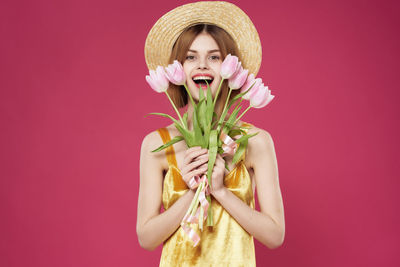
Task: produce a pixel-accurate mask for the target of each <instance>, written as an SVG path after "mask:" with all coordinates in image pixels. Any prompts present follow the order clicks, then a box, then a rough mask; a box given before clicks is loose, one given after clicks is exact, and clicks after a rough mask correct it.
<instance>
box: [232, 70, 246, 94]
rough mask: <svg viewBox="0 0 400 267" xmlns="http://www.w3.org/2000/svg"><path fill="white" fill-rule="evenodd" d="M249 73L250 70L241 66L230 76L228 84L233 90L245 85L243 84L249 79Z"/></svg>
mask: <svg viewBox="0 0 400 267" xmlns="http://www.w3.org/2000/svg"><path fill="white" fill-rule="evenodd" d="M248 73H249V70H243V67H242V66H240V68H239V70H237V71H236V72H235V74H234V75H233V76H232V77H231V78H229V81H228V84H229V88H231V89H232V90H235V89H239V88H240V87H242V86H243V84H244V83H245V82H246V79H247V74H248Z"/></svg>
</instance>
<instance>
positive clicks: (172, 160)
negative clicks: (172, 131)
mask: <svg viewBox="0 0 400 267" xmlns="http://www.w3.org/2000/svg"><path fill="white" fill-rule="evenodd" d="M157 131H158V133H159V134H160V136H161V139H162V140H163V142H164V144H166V143H167V142H169V141H170V140H171V136H170V135H169V132H168V129H167V128H165V127H163V128H159V129H157ZM165 154H166V155H167V160H168V166H171V165H173V166H175V167H178V166H177V165H178V164H177V163H176V157H175V150H174V147H173V146H172V145H171V146H169V147H167V148H166V149H165Z"/></svg>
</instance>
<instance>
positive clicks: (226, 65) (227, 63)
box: [220, 54, 239, 79]
mask: <svg viewBox="0 0 400 267" xmlns="http://www.w3.org/2000/svg"><path fill="white" fill-rule="evenodd" d="M238 62H239V59H238V57H237V56H232V55H231V54H228V55H227V56H226V57H225V59H224V61H223V62H222V64H221V70H220V74H221V77H222V78H223V79H229V78H230V77H231V76H232V75H233V74H234V73H235V72H236V71H237V69H238Z"/></svg>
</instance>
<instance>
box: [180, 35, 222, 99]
mask: <svg viewBox="0 0 400 267" xmlns="http://www.w3.org/2000/svg"><path fill="white" fill-rule="evenodd" d="M221 64H222V59H221V52H220V50H219V47H218V45H217V43H216V42H215V40H214V39H213V38H212V37H211V35H209V34H208V33H205V32H202V33H200V34H199V35H197V37H196V38H195V39H194V41H193V43H192V45H191V46H190V48H189V51H188V52H187V55H186V59H185V61H184V63H183V70H184V71H185V74H186V81H187V85H188V88H189V91H190V93H191V94H192V97H193V99H195V100H198V99H199V90H200V85H201V87H202V88H203V92H204V95H206V94H207V84H206V82H205V81H204V79H203V78H205V77H204V76H207V77H209V78H208V80H207V82H208V84H209V85H210V89H211V93H212V96H213V97H215V94H216V93H217V89H218V86H219V83H220V81H221V76H220V74H219V72H220V68H221ZM195 77H197V78H195ZM196 79H199V80H197V82H196Z"/></svg>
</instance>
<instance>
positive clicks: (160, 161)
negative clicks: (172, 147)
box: [140, 130, 168, 169]
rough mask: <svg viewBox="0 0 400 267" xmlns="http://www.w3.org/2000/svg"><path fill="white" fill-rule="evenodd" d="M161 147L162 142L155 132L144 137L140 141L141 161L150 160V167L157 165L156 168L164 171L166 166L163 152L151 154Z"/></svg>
mask: <svg viewBox="0 0 400 267" xmlns="http://www.w3.org/2000/svg"><path fill="white" fill-rule="evenodd" d="M162 145H163V140H162V138H161V136H160V134H159V133H158V131H157V130H154V131H152V132H150V133H148V134H147V135H145V136H144V138H143V141H142V146H141V152H140V159H141V161H142V160H144V159H147V160H151V161H152V162H153V163H152V165H153V164H155V163H157V166H159V167H160V168H163V169H165V168H166V166H168V163H167V160H166V157H165V150H161V151H158V152H152V151H153V150H155V149H157V148H158V147H160V146H162ZM153 166H154V165H153Z"/></svg>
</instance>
